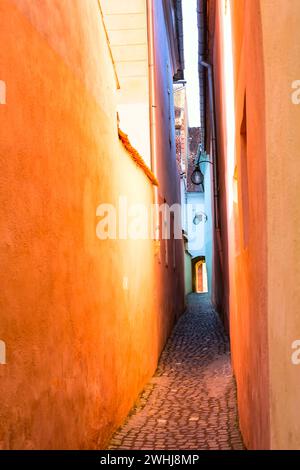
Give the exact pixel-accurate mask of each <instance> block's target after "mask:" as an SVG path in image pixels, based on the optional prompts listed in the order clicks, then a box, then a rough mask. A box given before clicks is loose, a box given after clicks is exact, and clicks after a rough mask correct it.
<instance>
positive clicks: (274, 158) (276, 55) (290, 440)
mask: <svg viewBox="0 0 300 470" xmlns="http://www.w3.org/2000/svg"><path fill="white" fill-rule="evenodd" d="M260 3H261V12H262V15H261V16H262V27H263V36H264V57H265V82H266V123H267V130H266V147H267V170H268V171H267V191H268V292H269V295H268V310H269V344H270V346H269V347H270V358H269V361H270V394H271V447H272V448H273V449H299V448H300V411H299V406H298V402H299V392H300V366H299V365H295V364H292V361H291V356H292V353H293V350H292V343H293V342H294V341H295V340H299V339H300V317H299V313H298V312H299V301H300V284H299V278H300V271H299V266H300V245H299V240H300V209H299V201H300V186H299V181H300V165H299V149H300V133H299V124H300V106H299V105H296V104H293V102H292V93H293V91H294V90H293V89H292V83H293V82H294V81H295V80H299V73H300V41H299V21H300V8H299V6H300V5H299V2H298V1H297V0H291V1H289V2H282V1H280V0H265V1H262V0H261V2H260Z"/></svg>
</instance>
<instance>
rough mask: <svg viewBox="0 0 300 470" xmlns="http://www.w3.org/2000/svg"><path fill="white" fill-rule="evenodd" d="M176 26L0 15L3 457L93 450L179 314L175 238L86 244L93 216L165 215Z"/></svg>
mask: <svg viewBox="0 0 300 470" xmlns="http://www.w3.org/2000/svg"><path fill="white" fill-rule="evenodd" d="M180 15H181V13H180V2H175V3H174V2H171V1H165V2H156V1H150V0H149V1H147V2H146V0H134V1H130V2H119V1H113V0H109V2H107V1H104V0H103V1H102V0H100V2H98V0H89V1H86V0H65V1H63V2H61V1H60V0H52V1H51V2H37V1H32V0H2V1H1V4H0V37H1V43H2V44H5V47H3V48H1V52H0V71H1V72H0V73H1V76H0V79H1V83H5V102H4V100H2V101H1V106H0V115H1V126H0V142H1V144H0V154H1V159H0V161H1V172H0V173H1V177H0V197H1V201H2V204H1V220H2V223H1V250H0V260H1V273H0V277H1V286H2V287H1V293H0V302H1V329H0V337H1V341H3V343H5V348H6V361H5V362H6V363H5V364H1V365H0V377H1V380H0V394H1V404H0V423H1V424H0V447H1V448H2V449H32V448H34V449H62V448H63V449H71V448H76V449H96V448H98V449H99V448H103V447H105V446H106V444H107V443H108V441H109V438H110V436H111V434H112V432H113V431H114V430H115V429H116V428H117V427H118V426H119V425H120V424H121V423H122V421H123V419H124V418H125V417H126V415H127V413H128V411H129V410H130V408H131V406H132V405H133V403H134V401H135V400H136V398H137V396H138V394H139V392H140V391H141V389H142V388H143V386H144V384H145V383H146V382H147V381H148V379H149V378H150V377H151V375H152V374H153V372H154V371H155V368H156V365H157V360H158V357H159V355H160V352H161V350H162V347H163V345H164V344H165V341H166V338H167V337H168V335H169V333H170V330H171V328H172V326H173V324H174V321H175V319H176V318H177V317H178V316H179V315H180V314H181V313H182V310H183V307H184V282H183V274H182V273H183V242H182V240H172V239H171V240H168V241H160V240H159V239H158V240H156V239H154V240H152V239H149V238H146V239H132V238H128V237H126V236H120V234H118V236H116V237H115V238H114V237H112V238H110V239H107V240H100V239H99V237H97V227H98V223H99V220H100V218H99V215H100V214H101V209H98V208H99V205H101V204H111V205H113V207H116V208H118V210H119V212H118V215H119V214H120V213H121V212H122V211H124V205H123V206H122V207H121V208H120V198H123V199H122V201H124V198H125V200H126V204H128V210H129V208H130V206H131V205H132V204H135V205H136V204H140V205H142V206H143V207H145V206H146V207H149V208H150V206H151V205H152V203H153V202H156V201H166V202H167V203H168V204H170V205H171V204H173V203H176V202H180V190H179V177H178V174H177V168H176V152H175V130H174V129H175V127H174V108H173V95H172V86H173V77H174V76H175V78H182V69H183V60H182V48H181V38H180V34H181V33H180V31H181V29H180ZM122 29H124V30H126V31H127V33H124V31H123V32H122V33H121V31H122ZM137 30H138V33H137ZM133 87H136V90H137V93H136V94H135V97H134V99H133V93H132V88H133ZM154 125H155V128H156V129H157V131H156V132H154V130H153V129H154ZM157 182H158V185H159V186H158V187H157V186H156V184H157ZM122 213H123V212H122ZM102 215H103V214H102ZM123 235H124V234H123ZM166 253H167V254H168V259H166ZM1 344H2V343H1ZM1 362H3V361H1Z"/></svg>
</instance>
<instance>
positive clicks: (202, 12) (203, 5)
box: [197, 0, 207, 148]
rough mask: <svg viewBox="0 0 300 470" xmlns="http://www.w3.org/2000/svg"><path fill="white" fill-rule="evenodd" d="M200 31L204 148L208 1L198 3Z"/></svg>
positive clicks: (199, 49)
mask: <svg viewBox="0 0 300 470" xmlns="http://www.w3.org/2000/svg"><path fill="white" fill-rule="evenodd" d="M197 13H198V14H197V19H198V30H199V44H198V54H199V60H198V63H199V87H200V121H201V144H202V146H203V148H204V146H205V142H206V73H205V70H204V68H203V66H201V63H202V62H203V61H204V60H205V58H206V55H207V54H206V53H207V51H206V48H207V44H206V42H207V41H206V31H207V25H206V23H207V0H199V1H198V12H197Z"/></svg>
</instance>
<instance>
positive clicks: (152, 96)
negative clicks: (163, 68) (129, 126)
mask: <svg viewBox="0 0 300 470" xmlns="http://www.w3.org/2000/svg"><path fill="white" fill-rule="evenodd" d="M153 8H154V0H147V33H148V68H149V105H150V111H149V113H150V146H151V167H152V171H153V173H154V174H155V175H156V176H157V147H156V142H157V140H156V93H155V45H154V12H153ZM153 191H154V204H155V208H156V209H155V215H154V217H155V220H154V224H155V226H154V234H153V237H154V240H155V241H156V242H158V241H159V212H158V202H159V201H158V187H157V186H154V187H153ZM157 251H158V250H157Z"/></svg>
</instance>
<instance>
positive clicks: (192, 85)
mask: <svg viewBox="0 0 300 470" xmlns="http://www.w3.org/2000/svg"><path fill="white" fill-rule="evenodd" d="M182 8H183V36H184V60H185V72H184V74H185V80H186V81H187V85H186V89H187V100H188V115H189V126H190V127H199V126H200V104H199V76H198V26H197V0H182Z"/></svg>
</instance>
